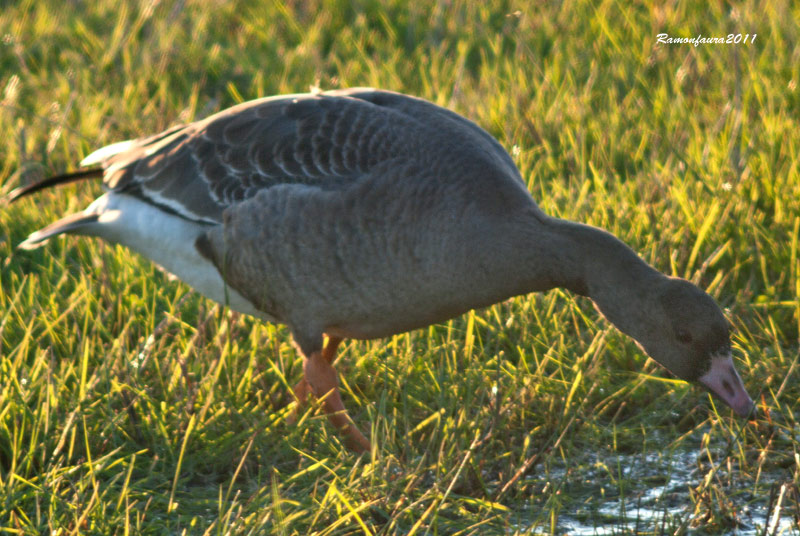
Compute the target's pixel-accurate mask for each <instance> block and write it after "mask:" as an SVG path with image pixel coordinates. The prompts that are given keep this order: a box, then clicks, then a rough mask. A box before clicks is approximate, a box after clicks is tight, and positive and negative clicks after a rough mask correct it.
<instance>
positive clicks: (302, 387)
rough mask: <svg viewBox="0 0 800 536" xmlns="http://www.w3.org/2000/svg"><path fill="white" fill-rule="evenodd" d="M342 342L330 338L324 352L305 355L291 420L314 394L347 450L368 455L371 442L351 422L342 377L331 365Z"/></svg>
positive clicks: (336, 338) (326, 342) (335, 338)
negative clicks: (342, 389) (340, 391)
mask: <svg viewBox="0 0 800 536" xmlns="http://www.w3.org/2000/svg"><path fill="white" fill-rule="evenodd" d="M340 342H342V339H340V338H338V337H328V339H327V340H326V341H325V345H324V346H323V347H322V351H317V352H312V353H311V354H310V355H307V356H305V359H304V360H303V379H302V380H300V382H299V383H298V384H297V385H296V386H295V388H294V394H295V397H297V403H298V407H296V408H295V410H294V412H293V413H292V415H291V416H290V419H291V420H293V418H294V417H295V414H296V412H297V411H298V408H299V407H300V405H302V404H303V403H304V402H305V401H306V399H307V398H308V395H309V394H310V393H313V394H314V396H315V397H317V398H318V399H320V400H322V406H323V409H324V410H325V413H327V414H328V420H330V422H331V424H333V426H335V427H336V429H337V430H338V431H339V432H340V433H342V434H343V435H344V442H345V445H346V446H347V448H349V449H350V450H352V451H354V452H369V450H370V448H371V446H370V443H369V440H368V439H367V438H366V437H364V434H362V433H361V432H360V431H359V429H358V428H356V426H355V425H354V424H353V423H352V421H351V420H350V418H349V416H348V415H347V410H346V409H345V407H344V403H343V402H342V396H341V394H340V393H339V378H338V376H337V374H336V369H334V368H333V364H332V363H333V360H334V358H335V357H336V348H337V347H338V346H339V343H340Z"/></svg>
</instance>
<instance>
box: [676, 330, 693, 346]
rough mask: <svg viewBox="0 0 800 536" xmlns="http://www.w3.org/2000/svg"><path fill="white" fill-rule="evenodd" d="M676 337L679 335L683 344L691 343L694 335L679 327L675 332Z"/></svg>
mask: <svg viewBox="0 0 800 536" xmlns="http://www.w3.org/2000/svg"><path fill="white" fill-rule="evenodd" d="M675 337H677V339H678V341H680V342H682V343H683V344H689V343H690V342H692V335H691V333H689V332H688V331H686V330H685V329H679V330H677V331H676V332H675Z"/></svg>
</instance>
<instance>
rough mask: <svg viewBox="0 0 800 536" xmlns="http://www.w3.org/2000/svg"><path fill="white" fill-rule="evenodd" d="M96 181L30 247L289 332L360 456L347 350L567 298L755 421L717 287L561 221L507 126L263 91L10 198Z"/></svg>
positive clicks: (335, 95) (371, 94)
mask: <svg viewBox="0 0 800 536" xmlns="http://www.w3.org/2000/svg"><path fill="white" fill-rule="evenodd" d="M89 178H95V179H102V182H103V185H104V189H105V193H103V194H102V195H101V196H100V197H99V198H97V199H96V200H95V201H94V202H93V203H91V204H90V205H89V206H88V207H87V208H86V209H85V210H83V211H82V212H80V213H77V214H73V215H71V216H67V217H65V218H63V219H61V220H59V221H56V222H55V223H52V224H51V225H48V226H47V227H44V228H43V229H41V230H39V231H36V232H34V233H33V234H31V235H30V236H29V237H28V238H27V239H26V240H25V241H24V242H22V243H21V244H20V245H19V247H20V248H23V249H31V248H35V247H38V246H40V245H42V244H44V243H45V242H46V241H47V240H48V239H50V238H52V237H54V236H56V235H60V234H65V233H68V234H78V235H86V236H93V237H98V238H100V239H103V240H106V241H108V242H111V243H116V244H121V245H123V246H126V247H128V248H130V249H132V250H134V251H136V252H138V253H140V254H141V255H143V256H144V257H146V258H148V259H150V260H152V261H153V262H155V263H156V264H157V265H159V266H160V267H162V268H163V269H164V270H166V271H167V272H170V273H172V274H174V275H175V276H177V277H178V278H179V279H181V280H183V281H184V282H186V283H187V284H188V285H190V286H191V287H193V288H194V289H196V290H197V291H198V292H200V293H201V294H203V295H205V296H206V297H208V298H210V299H211V300H214V301H216V302H218V303H221V304H224V305H226V306H228V307H230V308H232V309H234V310H236V311H239V312H241V313H245V314H248V315H253V316H255V317H258V318H260V319H263V320H266V321H270V322H278V323H283V324H286V325H287V326H288V328H289V330H290V331H291V335H292V338H293V341H294V345H295V346H296V348H297V350H298V351H299V352H300V354H302V357H303V377H302V379H301V380H300V381H299V383H298V384H297V385H296V386H295V387H294V396H295V398H296V400H295V402H296V404H295V406H294V407H295V411H297V409H296V408H298V407H300V406H301V405H302V404H303V403H305V402H306V401H307V399H308V398H309V397H310V396H312V395H313V396H314V397H316V398H318V399H320V400H321V402H322V403H321V407H322V408H323V410H324V411H325V412H326V413H327V415H328V418H329V420H330V422H331V423H332V425H333V426H334V427H335V428H336V429H337V431H339V432H340V433H341V434H342V439H343V441H344V444H345V445H346V446H347V447H348V448H350V449H351V450H353V451H355V452H364V451H368V450H369V449H370V448H371V443H370V441H369V440H368V439H367V438H366V437H365V436H364V435H363V434H362V433H361V432H360V431H359V429H358V428H357V427H356V426H355V424H354V423H353V421H352V420H351V419H350V418H349V416H348V415H347V413H346V410H345V406H344V404H343V402H342V398H341V396H340V393H339V389H338V376H337V373H336V371H335V369H334V367H333V362H334V359H335V356H336V349H337V346H338V345H339V344H340V343H341V341H342V340H343V339H345V338H353V339H375V338H381V337H387V336H390V335H393V334H397V333H402V332H406V331H409V330H414V329H417V328H421V327H424V326H427V325H429V324H432V323H436V322H442V321H445V320H447V319H450V318H453V317H456V316H458V315H461V314H463V313H465V312H467V311H469V310H471V309H475V308H480V307H485V306H489V305H491V304H494V303H497V302H499V301H502V300H505V299H508V298H510V297H513V296H518V295H523V294H527V293H531V292H540V291H546V290H549V289H552V288H555V287H562V288H565V289H567V290H569V291H571V292H573V293H575V294H578V295H581V296H585V297H588V298H589V299H591V300H592V301H593V302H594V305H595V307H596V308H597V309H598V311H599V312H600V313H601V314H602V315H603V316H605V318H606V319H607V320H608V321H610V322H611V324H613V325H614V326H615V327H616V328H617V329H619V330H620V331H621V332H623V333H625V334H627V335H629V336H630V337H632V338H633V339H634V340H635V341H636V342H637V343H638V344H639V346H640V347H641V348H642V349H643V350H644V352H646V353H647V354H648V355H649V356H650V357H652V358H653V359H654V360H655V361H656V362H658V363H660V364H661V365H662V366H663V367H665V368H666V369H667V370H668V371H669V372H671V373H672V374H674V375H675V376H677V377H678V378H681V379H683V380H686V381H688V382H698V383H699V384H702V385H703V386H705V388H707V389H708V390H709V391H710V392H711V393H713V394H714V395H716V396H717V397H719V398H720V399H721V400H722V401H723V402H724V403H726V404H727V405H728V406H730V407H731V408H732V409H733V410H734V411H735V412H736V413H737V414H739V415H740V416H748V415H749V414H750V413H751V411H753V410H754V408H755V406H754V404H753V401H752V400H751V398H750V396H749V395H748V394H747V391H746V390H745V388H744V386H743V384H742V380H741V378H740V376H739V374H738V373H737V371H736V369H735V368H734V364H733V360H732V357H731V344H730V335H729V330H730V324H729V322H728V321H727V320H726V318H725V316H724V315H723V313H722V311H721V310H720V308H719V306H718V305H717V303H716V302H715V301H714V299H713V298H712V297H711V296H709V295H708V294H707V293H706V292H704V291H703V290H701V289H700V288H698V287H697V286H695V285H694V284H692V283H691V282H689V281H687V280H684V279H679V278H676V277H670V276H667V275H665V274H663V273H661V272H659V271H658V270H656V269H655V268H653V267H652V266H650V265H649V264H647V263H646V262H645V261H644V260H642V258H640V257H639V256H638V255H637V254H636V253H634V251H633V250H632V249H631V248H629V247H628V246H627V245H625V244H624V243H623V242H622V241H620V240H619V239H617V238H616V237H615V236H613V235H612V234H610V233H608V232H606V231H604V230H602V229H599V228H597V227H593V226H589V225H586V224H582V223H577V222H572V221H567V220H564V219H558V218H555V217H551V216H549V215H547V214H545V213H544V212H543V211H542V210H541V209H540V208H539V206H538V205H537V203H536V202H535V201H534V199H533V198H532V196H531V194H530V193H529V191H528V189H527V187H526V185H525V182H524V181H523V179H522V177H521V175H520V172H519V171H518V169H517V167H516V165H515V164H514V162H513V160H512V159H511V157H510V156H509V154H508V153H507V152H506V151H505V150H504V149H503V147H502V146H501V145H500V144H499V143H498V142H497V141H496V140H495V139H494V138H493V137H492V136H491V135H490V134H488V133H487V132H486V131H485V130H483V129H482V128H480V127H479V126H477V125H476V124H475V123H473V122H471V121H469V120H467V119H465V118H464V117H462V116H460V115H458V114H456V113H454V112H451V111H449V110H447V109H445V108H442V107H439V106H437V105H434V104H432V103H430V102H428V101H425V100H422V99H419V98H415V97H411V96H407V95H404V94H400V93H394V92H390V91H383V90H376V89H371V88H354V89H348V90H335V91H325V92H320V91H316V92H311V93H306V94H294V95H283V96H275V97H267V98H262V99H258V100H253V101H249V102H245V103H242V104H239V105H236V106H233V107H232V108H229V109H226V110H224V111H221V112H219V113H217V114H215V115H212V116H210V117H208V118H206V119H203V120H199V121H196V122H193V123H189V124H186V125H181V126H176V127H173V128H170V129H168V130H166V131H164V132H162V133H160V134H156V135H154V136H150V137H145V138H140V139H135V140H130V141H124V142H120V143H114V144H112V145H109V146H107V147H104V148H102V149H99V150H97V151H95V152H93V153H91V154H90V155H89V156H87V157H86V158H85V159H84V160H83V161H82V162H81V163H80V167H79V168H78V170H77V171H74V172H71V173H67V174H64V175H59V176H56V177H52V178H49V179H46V180H43V181H41V182H38V183H34V184H31V185H28V186H24V187H20V188H17V189H16V190H14V191H13V192H11V193H10V194H9V196H8V198H7V200H8V201H15V200H17V199H20V198H22V197H23V196H25V195H28V194H31V193H33V192H36V191H39V190H41V189H43V188H46V187H50V186H54V185H56V184H63V183H67V182H71V181H77V180H82V179H89Z"/></svg>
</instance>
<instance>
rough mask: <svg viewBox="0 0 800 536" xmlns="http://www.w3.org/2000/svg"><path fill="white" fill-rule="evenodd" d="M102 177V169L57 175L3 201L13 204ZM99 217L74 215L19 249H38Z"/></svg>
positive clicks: (46, 229) (25, 242) (83, 214)
mask: <svg viewBox="0 0 800 536" xmlns="http://www.w3.org/2000/svg"><path fill="white" fill-rule="evenodd" d="M102 176H103V169H102V168H92V169H81V170H78V171H73V172H71V173H64V174H62V175H56V176H55V177H49V178H47V179H44V180H41V181H39V182H34V183H33V184H29V185H27V186H21V187H19V188H17V189H15V190H12V191H11V193H9V194H8V195H7V196H6V197H5V199H3V201H4V202H5V204H9V203H13V202H14V201H16V200H18V199H20V198H22V197H25V196H26V195H29V194H32V193H34V192H38V191H39V190H44V189H45V188H50V187H51V186H56V185H58V184H67V183H70V182H75V181H79V180H83V179H90V178H101V177H102ZM98 217H99V215H98V214H96V213H87V212H80V213H78V214H72V215H70V216H67V217H65V218H62V219H60V220H58V221H57V222H54V223H51V224H50V225H48V226H47V227H45V228H44V229H40V230H38V231H36V232H35V233H33V234H31V235H30V236H29V237H28V238H27V239H26V240H25V241H24V242H22V243H21V244H20V245H19V246H17V247H19V248H21V249H34V248H37V247H39V246H41V245H42V244H44V243H45V242H46V241H47V239H48V238H51V237H53V236H56V235H60V234H62V233H71V232H76V231H78V230H79V229H81V228H83V227H86V226H87V225H91V224H94V223H95V222H97V218H98Z"/></svg>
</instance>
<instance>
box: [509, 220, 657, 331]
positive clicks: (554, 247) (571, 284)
mask: <svg viewBox="0 0 800 536" xmlns="http://www.w3.org/2000/svg"><path fill="white" fill-rule="evenodd" d="M527 235H528V236H527V237H526V240H525V241H526V242H527V247H524V248H523V249H524V250H525V251H526V252H527V255H526V258H525V261H524V263H525V264H526V265H527V266H526V268H527V270H521V272H523V273H525V274H526V275H527V277H528V280H527V281H526V282H525V285H526V286H527V289H526V290H527V291H528V292H530V291H537V290H546V289H549V288H553V287H563V288H566V289H568V290H571V291H572V292H575V293H577V294H581V295H583V296H587V297H589V298H590V299H591V300H592V301H594V303H595V305H596V306H597V308H598V309H599V310H600V311H601V312H602V313H603V315H604V316H605V317H606V318H607V319H608V320H609V321H611V323H613V324H614V325H615V326H616V327H617V328H618V329H619V330H620V331H622V332H624V333H627V334H628V335H630V336H632V337H634V338H635V339H639V338H640V336H641V335H642V331H643V330H646V329H649V328H648V327H647V326H646V324H645V318H646V317H649V316H650V315H649V314H648V313H649V310H648V309H649V308H650V307H652V306H653V304H654V300H653V298H652V297H653V290H654V289H655V287H657V286H658V283H659V282H660V281H662V280H663V279H664V278H665V277H666V276H664V275H663V274H662V273H661V272H659V271H657V270H655V269H654V268H653V267H652V266H650V265H649V264H647V263H646V262H645V261H644V260H642V258H641V257H639V256H638V255H637V254H636V253H634V251H633V250H632V249H631V248H629V247H628V246H627V245H625V244H624V243H623V242H622V241H621V240H619V239H618V238H616V237H615V236H614V235H612V234H611V233H609V232H607V231H604V230H602V229H599V228H597V227H592V226H590V225H584V224H581V223H575V222H570V221H566V220H559V219H556V218H549V217H546V218H545V219H543V220H542V219H541V218H540V219H538V220H537V221H536V222H535V223H532V224H531V225H530V227H529V232H528V233H527ZM640 340H641V339H640Z"/></svg>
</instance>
